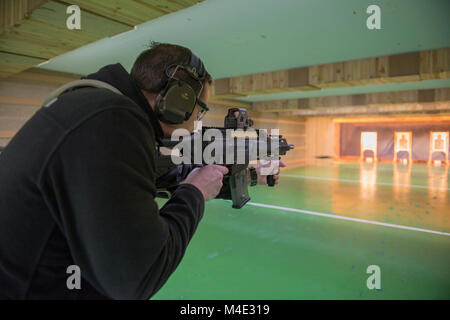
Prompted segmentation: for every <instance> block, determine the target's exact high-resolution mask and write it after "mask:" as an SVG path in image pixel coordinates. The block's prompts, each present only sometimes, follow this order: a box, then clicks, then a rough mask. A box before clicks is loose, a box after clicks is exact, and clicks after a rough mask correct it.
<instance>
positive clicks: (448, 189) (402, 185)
mask: <svg viewBox="0 0 450 320" xmlns="http://www.w3.org/2000/svg"><path fill="white" fill-rule="evenodd" d="M281 177H290V178H297V179H311V180H322V181H337V182H351V183H359V184H361V180H350V179H337V178H324V177H314V176H302V175H296V174H281ZM374 184H378V185H382V186H392V187H407V188H420V189H432V190H443V191H450V188H440V187H429V186H421V185H417V184H397V183H389V182H375V183H374Z"/></svg>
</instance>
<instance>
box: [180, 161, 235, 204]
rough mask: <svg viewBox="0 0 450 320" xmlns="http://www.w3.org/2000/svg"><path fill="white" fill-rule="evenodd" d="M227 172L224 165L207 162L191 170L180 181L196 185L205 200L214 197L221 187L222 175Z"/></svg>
mask: <svg viewBox="0 0 450 320" xmlns="http://www.w3.org/2000/svg"><path fill="white" fill-rule="evenodd" d="M227 173H228V169H227V168H226V167H224V166H219V165H215V164H209V165H206V166H204V167H202V168H196V169H194V170H192V171H191V172H190V173H189V175H188V176H187V177H186V179H184V181H182V182H181V183H189V184H192V185H193V186H195V187H197V189H199V190H200V191H201V193H202V194H203V198H204V199H205V201H208V200H211V199H214V198H215V197H216V196H217V195H218V194H219V192H220V189H221V188H222V179H223V175H224V174H227Z"/></svg>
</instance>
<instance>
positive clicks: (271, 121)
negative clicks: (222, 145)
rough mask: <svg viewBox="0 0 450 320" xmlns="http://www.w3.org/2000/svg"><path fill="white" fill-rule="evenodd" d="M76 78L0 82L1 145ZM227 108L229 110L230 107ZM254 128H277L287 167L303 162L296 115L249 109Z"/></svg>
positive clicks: (217, 113) (213, 122)
mask: <svg viewBox="0 0 450 320" xmlns="http://www.w3.org/2000/svg"><path fill="white" fill-rule="evenodd" d="M78 78H79V76H78V75H72V74H65V73H59V72H52V71H46V70H39V69H30V70H28V71H25V72H21V73H18V74H16V75H14V76H10V77H8V78H6V79H1V80H0V146H5V145H6V144H7V143H9V141H10V140H11V138H12V137H13V136H14V135H15V134H16V133H17V131H18V130H19V129H20V128H21V127H22V126H23V125H24V124H25V122H26V121H27V120H28V119H29V118H30V117H31V116H32V115H33V114H34V113H35V112H36V111H37V110H38V109H39V107H40V105H41V104H42V101H43V100H44V99H45V97H46V96H47V95H48V94H49V93H50V92H51V91H53V90H54V89H56V88H57V87H59V86H60V85H62V84H64V83H67V82H69V81H72V80H75V79H78ZM232 106H233V105H229V106H228V107H232ZM209 107H210V109H211V111H210V112H208V113H207V115H206V116H205V119H204V125H208V126H223V119H224V117H225V115H226V113H227V110H228V107H226V106H223V105H218V104H217V105H216V104H210V105H209ZM249 115H250V117H251V118H252V119H253V120H254V122H255V126H254V127H255V128H263V129H268V130H269V129H277V128H278V129H279V130H280V132H279V133H280V134H281V135H283V136H285V137H286V138H287V141H288V142H289V143H291V144H295V149H294V150H291V151H290V152H288V154H287V156H286V157H283V160H285V162H287V164H288V165H289V167H295V166H299V165H302V164H304V162H305V130H306V129H305V128H306V126H305V121H304V118H302V117H299V116H290V117H287V116H283V115H277V114H275V113H259V112H252V111H251V110H249Z"/></svg>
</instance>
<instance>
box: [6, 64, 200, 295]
mask: <svg viewBox="0 0 450 320" xmlns="http://www.w3.org/2000/svg"><path fill="white" fill-rule="evenodd" d="M87 78H89V79H97V80H101V81H105V82H108V83H110V84H111V85H113V86H114V87H116V88H117V89H119V90H120V91H121V92H122V93H123V94H124V95H123V96H121V95H118V94H115V93H113V92H111V91H109V90H107V89H98V88H91V87H86V88H80V89H76V90H73V91H70V92H67V93H64V94H62V95H61V96H60V97H59V98H58V100H57V101H56V102H55V103H53V104H52V105H51V106H49V107H43V108H41V109H40V110H39V111H37V112H36V113H35V115H33V117H32V118H31V119H30V120H29V121H28V122H27V123H26V124H25V125H24V126H23V128H22V129H21V130H20V131H19V132H18V133H17V135H16V136H15V137H14V138H13V139H12V140H11V142H10V143H9V144H8V146H7V147H6V149H5V150H4V151H3V152H2V153H1V154H0V299H148V298H150V297H151V296H152V295H153V294H155V293H156V292H157V291H158V290H159V289H160V288H161V286H162V285H163V284H164V283H165V282H166V281H167V279H168V278H169V276H170V275H171V273H172V272H173V271H174V270H175V268H176V267H177V265H178V264H179V262H180V260H181V259H182V257H183V255H184V252H185V250H186V247H187V245H188V243H189V241H190V239H191V238H192V236H193V234H194V232H195V230H196V228H197V225H198V223H199V221H200V219H201V218H202V216H203V211H204V199H203V196H202V194H201V192H200V191H199V190H198V189H197V188H196V187H194V186H193V185H190V184H183V185H181V186H180V187H178V189H177V190H176V191H175V193H174V194H173V196H172V198H171V199H170V200H169V201H168V202H167V203H166V204H165V205H164V206H163V207H162V208H161V209H160V210H158V207H157V204H156V202H155V200H154V197H155V194H156V186H155V181H156V176H155V154H156V149H155V140H156V139H158V138H159V137H161V134H162V131H161V128H160V126H159V124H158V122H157V120H156V117H155V115H154V114H153V112H152V109H151V108H150V106H149V105H148V103H147V101H146V99H145V98H144V96H143V95H142V93H141V92H140V90H139V89H138V88H137V86H136V85H135V84H134V82H133V80H132V78H131V77H130V75H129V74H128V73H127V72H126V70H125V69H124V68H123V67H122V66H121V65H120V64H115V65H109V66H106V67H104V68H102V69H101V70H99V71H98V72H97V73H95V74H92V75H89V76H88V77H87ZM71 265H77V266H78V267H79V268H80V271H81V289H79V290H78V289H72V290H70V289H68V288H67V284H66V282H67V279H68V278H69V277H70V276H71V275H73V274H72V272H70V273H67V268H68V267H69V266H71Z"/></svg>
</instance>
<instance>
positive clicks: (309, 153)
mask: <svg viewBox="0 0 450 320" xmlns="http://www.w3.org/2000/svg"><path fill="white" fill-rule="evenodd" d="M305 123H306V132H305V133H306V135H305V139H306V142H305V147H306V157H305V160H306V163H307V164H320V163H329V162H330V161H331V159H317V157H320V156H330V157H332V158H334V157H336V154H335V135H336V134H338V132H337V130H336V129H335V125H334V122H333V118H331V117H307V118H306V121H305Z"/></svg>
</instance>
